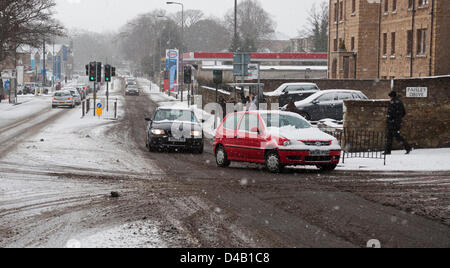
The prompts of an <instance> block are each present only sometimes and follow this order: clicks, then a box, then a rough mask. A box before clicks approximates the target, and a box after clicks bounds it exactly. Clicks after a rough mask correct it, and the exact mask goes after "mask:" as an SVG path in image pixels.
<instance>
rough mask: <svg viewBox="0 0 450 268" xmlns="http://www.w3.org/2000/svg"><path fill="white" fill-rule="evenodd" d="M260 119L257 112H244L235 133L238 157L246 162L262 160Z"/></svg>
mask: <svg viewBox="0 0 450 268" xmlns="http://www.w3.org/2000/svg"><path fill="white" fill-rule="evenodd" d="M261 126H262V124H261V120H260V118H259V115H258V114H257V113H245V114H244V116H243V118H242V120H241V123H240V125H239V129H238V134H237V147H238V151H237V152H238V158H239V159H240V160H242V161H246V162H260V161H263V160H264V150H263V149H262V146H261V144H262V142H263V138H262V133H258V131H256V129H258V130H259V131H262V128H261Z"/></svg>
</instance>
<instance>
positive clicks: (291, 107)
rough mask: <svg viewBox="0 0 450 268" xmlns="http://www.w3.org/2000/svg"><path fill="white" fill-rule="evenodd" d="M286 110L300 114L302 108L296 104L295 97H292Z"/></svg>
mask: <svg viewBox="0 0 450 268" xmlns="http://www.w3.org/2000/svg"><path fill="white" fill-rule="evenodd" d="M286 112H291V113H296V114H300V110H299V109H298V108H297V106H295V101H294V100H293V99H291V100H290V101H289V103H288V105H287V106H286Z"/></svg>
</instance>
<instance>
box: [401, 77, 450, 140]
mask: <svg viewBox="0 0 450 268" xmlns="http://www.w3.org/2000/svg"><path fill="white" fill-rule="evenodd" d="M407 87H427V88H428V98H406V88H407ZM394 90H395V91H397V92H398V94H399V95H400V96H401V97H402V100H403V102H404V103H405V107H406V110H407V116H406V117H405V120H404V126H403V133H405V136H407V137H408V139H409V140H410V141H411V142H412V143H413V144H415V145H416V146H417V147H418V148H437V147H450V76H446V77H436V78H418V79H399V80H395V83H394Z"/></svg>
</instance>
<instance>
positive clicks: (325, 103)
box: [282, 89, 368, 121]
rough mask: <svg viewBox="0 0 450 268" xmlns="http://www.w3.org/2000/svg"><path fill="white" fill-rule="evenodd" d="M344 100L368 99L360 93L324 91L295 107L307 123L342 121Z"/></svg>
mask: <svg viewBox="0 0 450 268" xmlns="http://www.w3.org/2000/svg"><path fill="white" fill-rule="evenodd" d="M345 100H368V98H367V96H366V95H364V94H363V93H362V92H361V91H356V90H344V89H342V90H341V89H336V90H324V91H320V92H317V93H315V94H313V95H311V96H309V97H308V98H306V99H304V100H302V101H298V102H296V103H295V106H296V107H297V109H298V110H299V114H300V115H301V116H303V117H304V118H306V119H307V120H308V121H319V120H322V119H334V120H338V121H342V120H343V119H344V101H345ZM283 109H286V107H283ZM283 109H282V110H283Z"/></svg>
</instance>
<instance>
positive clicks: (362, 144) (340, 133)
mask: <svg viewBox="0 0 450 268" xmlns="http://www.w3.org/2000/svg"><path fill="white" fill-rule="evenodd" d="M325 132H326V133H328V134H330V135H332V136H334V137H335V138H336V139H337V140H338V141H339V142H340V144H341V146H342V150H343V155H342V162H343V163H345V159H350V158H365V159H380V160H383V161H384V165H386V155H385V154H384V151H385V148H386V138H387V137H386V133H385V132H380V131H371V130H363V129H346V128H344V129H343V130H334V131H327V130H325Z"/></svg>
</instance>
